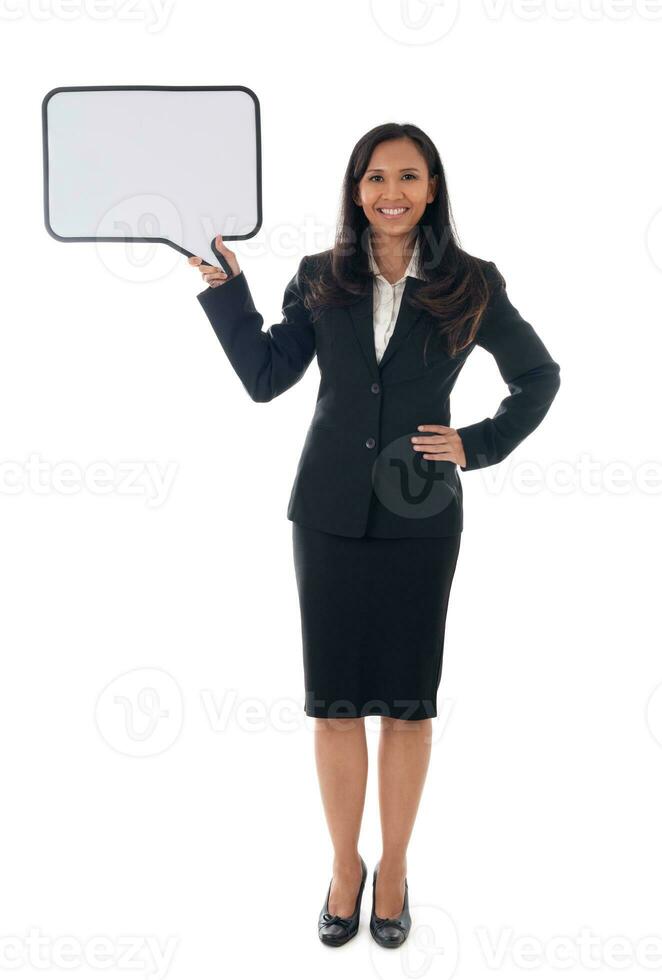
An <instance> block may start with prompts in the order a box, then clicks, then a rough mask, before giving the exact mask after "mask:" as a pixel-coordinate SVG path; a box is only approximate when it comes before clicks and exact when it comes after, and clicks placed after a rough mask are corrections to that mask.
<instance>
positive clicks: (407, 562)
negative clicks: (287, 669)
mask: <svg viewBox="0 0 662 980" xmlns="http://www.w3.org/2000/svg"><path fill="white" fill-rule="evenodd" d="M461 536H462V534H461V532H460V533H459V534H456V535H452V536H450V537H441V538H373V537H369V536H365V537H362V538H350V537H345V536H342V535H338V534H328V533H326V532H325V531H318V530H315V529H313V528H309V527H303V526H302V525H300V524H297V523H296V522H292V544H293V551H294V567H295V574H296V581H297V589H298V593H299V607H300V610H301V636H302V643H303V667H304V682H305V706H304V710H305V713H306V714H307V715H310V716H311V717H315V718H356V717H361V716H363V715H388V716H390V717H393V718H401V719H409V720H420V719H422V718H434V717H436V715H437V690H438V688H439V682H440V679H441V667H442V659H443V650H444V632H445V627H446V610H447V607H448V598H449V595H450V589H451V583H452V581H453V575H454V573H455V566H456V563H457V558H458V553H459V550H460V538H461Z"/></svg>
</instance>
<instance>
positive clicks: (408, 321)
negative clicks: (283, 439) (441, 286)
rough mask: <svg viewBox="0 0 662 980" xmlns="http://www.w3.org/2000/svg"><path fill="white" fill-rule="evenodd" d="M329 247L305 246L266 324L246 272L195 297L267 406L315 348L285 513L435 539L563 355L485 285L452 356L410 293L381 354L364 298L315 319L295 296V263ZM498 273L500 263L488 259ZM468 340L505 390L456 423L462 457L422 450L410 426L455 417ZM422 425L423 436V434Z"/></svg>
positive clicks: (298, 291) (547, 387) (534, 410)
mask: <svg viewBox="0 0 662 980" xmlns="http://www.w3.org/2000/svg"><path fill="white" fill-rule="evenodd" d="M328 256H329V251H328V250H327V252H322V253H317V254H315V255H310V256H304V258H303V259H302V260H301V263H300V265H299V268H298V270H297V272H296V273H295V275H294V276H293V277H292V279H291V280H290V282H289V283H288V284H287V286H286V288H285V295H284V299H283V305H282V314H283V320H282V321H281V323H278V324H274V325H273V326H271V327H269V328H268V329H267V330H266V331H263V330H262V325H263V322H264V321H263V318H262V316H261V315H260V313H258V311H257V310H256V309H255V306H254V304H253V300H252V297H251V293H250V290H249V287H248V282H247V280H246V276H245V275H244V273H243V271H242V272H240V273H239V275H237V276H234V277H232V278H231V279H229V280H228V281H227V282H225V283H223V284H222V285H220V286H216V287H214V288H211V287H208V288H207V289H205V290H204V292H202V293H199V294H198V299H199V301H200V303H201V305H202V308H203V309H204V311H205V313H206V315H207V317H208V318H209V320H210V322H211V325H212V327H213V328H214V331H215V333H216V336H217V337H218V339H219V340H220V342H221V344H222V346H223V349H224V351H225V353H226V355H227V357H228V359H229V360H230V363H231V364H232V366H233V368H234V370H235V371H236V373H237V375H238V376H239V378H240V379H241V381H242V383H243V385H244V388H245V389H246V391H247V392H248V394H249V395H250V397H251V398H252V399H253V400H254V401H257V402H268V401H271V399H272V398H275V397H276V396H277V395H280V394H282V392H284V391H287V389H288V388H290V387H292V385H294V384H295V383H296V382H297V381H299V379H300V378H301V377H302V376H303V374H304V373H305V371H306V369H307V367H308V365H309V364H310V362H311V360H312V359H313V357H314V356H315V354H317V362H318V366H319V370H320V385H319V390H318V394H317V403H316V405H315V410H314V413H313V417H312V420H311V422H310V426H309V428H308V432H307V434H306V438H305V442H304V445H303V450H302V452H301V456H300V459H299V463H298V466H297V470H296V475H295V479H294V485H293V487H292V491H291V495H290V500H289V504H288V508H287V517H288V519H289V520H291V521H295V522H297V523H299V524H303V525H305V526H307V527H312V528H317V529H319V530H321V531H326V532H329V533H332V534H341V535H346V536H349V537H362V536H363V535H364V534H366V533H368V534H371V535H375V536H377V537H389V538H392V537H412V536H414V537H444V536H447V535H451V534H458V533H459V532H460V531H461V530H462V528H463V507H462V485H461V483H460V478H459V473H458V469H462V470H475V469H478V468H480V467H483V466H491V465H493V464H494V463H498V462H500V461H501V460H502V459H504V457H505V456H507V455H508V454H509V453H510V452H512V450H513V449H514V448H515V447H516V446H517V445H518V444H519V443H520V442H521V441H522V440H523V439H524V438H525V437H526V436H527V435H528V434H529V433H530V432H532V431H533V429H535V428H536V426H538V425H539V423H540V422H541V421H542V419H543V418H544V416H545V414H546V413H547V410H548V409H549V406H550V405H551V403H552V401H553V399H554V397H555V395H556V392H557V391H558V388H559V384H560V372H559V365H558V364H557V362H556V361H554V360H552V358H551V356H550V354H549V352H548V351H547V348H546V347H545V346H544V344H543V342H542V340H541V339H540V338H539V336H538V335H537V334H536V332H535V331H534V329H533V327H532V326H531V324H530V323H528V322H527V321H526V320H525V319H523V317H522V316H521V315H520V314H519V312H518V310H517V309H516V308H515V307H514V306H513V305H512V303H511V302H510V300H509V299H508V295H507V293H506V291H505V289H503V288H501V289H498V290H496V291H494V292H493V294H492V298H491V300H490V303H489V305H488V308H487V310H486V312H485V314H484V317H483V319H482V321H481V325H480V328H479V331H478V334H477V336H476V338H475V340H474V342H473V343H472V344H471V345H470V346H469V347H467V348H465V350H463V351H462V352H461V353H460V354H459V355H458V356H457V357H455V358H451V357H450V356H449V355H448V354H447V353H446V352H445V350H444V349H443V347H442V345H441V344H439V343H438V342H437V339H436V337H434V336H432V337H431V338H430V340H429V342H428V350H427V356H426V361H427V363H425V362H424V359H423V345H424V342H425V337H426V335H427V333H428V331H430V329H431V328H432V329H433V331H434V330H435V329H437V328H435V326H434V320H433V318H432V317H431V316H430V315H428V314H427V313H426V312H425V311H420V310H416V309H415V308H414V307H413V306H412V305H411V303H410V302H409V298H410V297H411V296H412V295H413V294H414V292H415V290H416V289H417V288H419V287H420V285H421V280H418V279H415V278H413V277H411V276H410V277H408V278H407V281H406V284H405V289H404V293H403V296H402V304H401V306H400V312H399V316H398V319H397V321H396V324H395V328H394V331H393V334H392V335H391V339H390V340H389V342H388V344H387V347H386V350H385V352H384V355H383V357H382V359H381V361H380V362H379V364H378V363H377V358H376V355H375V341H374V334H373V313H372V297H371V296H370V295H368V296H365V297H362V298H360V299H358V300H357V301H355V302H354V303H353V304H351V305H350V306H348V307H346V308H340V307H339V308H337V309H332V310H329V311H327V312H326V313H324V314H323V315H322V316H321V317H320V319H318V320H317V321H316V322H313V321H312V320H311V318H310V315H309V313H308V311H307V310H306V308H305V307H304V305H303V289H304V284H303V279H302V271H303V270H308V269H309V268H310V266H309V265H308V264H309V263H312V269H313V270H314V268H315V265H314V263H316V262H321V261H324V260H325V258H328ZM484 268H485V271H486V274H488V275H490V274H491V275H490V278H493V273H494V270H496V266H495V265H494V263H491V262H490V263H488V262H485V263H484ZM476 344H479V345H480V346H481V347H484V348H485V349H486V350H488V351H490V353H491V354H492V355H493V356H494V358H495V360H496V363H497V365H498V368H499V371H500V374H501V377H502V378H503V380H504V381H505V382H506V384H507V386H508V389H509V392H510V394H509V395H508V396H507V397H505V398H504V399H503V401H502V402H501V404H500V405H499V407H498V409H497V411H496V413H495V415H494V417H493V418H485V419H483V420H482V421H480V422H476V423H474V424H473V425H467V426H464V427H462V428H459V429H458V430H457V431H458V432H459V434H460V436H461V438H462V443H463V445H464V449H465V453H466V458H467V465H466V466H464V467H458V466H457V465H456V464H455V463H449V462H442V461H438V460H424V459H422V456H421V454H420V452H419V451H418V450H415V449H413V448H412V446H411V442H410V437H411V436H412V435H415V434H417V426H418V425H420V424H423V423H430V422H436V423H441V424H442V425H450V394H451V391H452V390H453V386H454V385H455V382H456V380H457V377H458V375H459V373H460V371H461V370H462V367H463V366H464V364H465V362H466V360H467V358H468V357H469V355H470V353H471V351H472V350H473V348H474V347H475V345H476ZM419 434H421V435H422V434H423V433H419Z"/></svg>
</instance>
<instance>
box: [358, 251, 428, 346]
mask: <svg viewBox="0 0 662 980" xmlns="http://www.w3.org/2000/svg"><path fill="white" fill-rule="evenodd" d="M420 251H421V250H420V244H419V241H418V239H417V241H416V245H415V246H414V251H413V253H412V256H411V259H410V262H409V265H408V266H407V270H406V272H405V274H404V276H402V278H401V279H398V281H397V282H394V283H390V282H389V281H388V279H385V278H384V276H383V275H382V274H381V272H380V271H379V266H378V265H377V262H376V261H375V256H374V253H373V251H372V241H371V240H370V238H368V257H369V260H370V269H371V270H372V273H373V283H374V286H373V293H372V297H373V304H372V306H373V322H374V330H375V354H376V355H377V363H379V362H380V361H381V359H382V357H383V355H384V351H385V350H386V345H387V344H388V342H389V340H390V339H391V334H392V333H393V328H394V327H395V321H396V320H397V318H398V313H399V311H400V304H401V303H402V294H403V292H404V289H405V283H406V281H407V276H412V277H413V278H414V279H424V278H425V276H424V275H423V273H422V271H421V268H420Z"/></svg>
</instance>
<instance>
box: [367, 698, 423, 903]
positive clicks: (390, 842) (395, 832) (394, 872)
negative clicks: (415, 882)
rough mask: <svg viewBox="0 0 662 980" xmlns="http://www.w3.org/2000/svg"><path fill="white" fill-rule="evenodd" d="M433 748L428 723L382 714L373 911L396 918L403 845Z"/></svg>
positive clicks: (404, 866)
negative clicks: (379, 846)
mask: <svg viewBox="0 0 662 980" xmlns="http://www.w3.org/2000/svg"><path fill="white" fill-rule="evenodd" d="M431 748H432V721H431V719H430V718H424V719H422V720H421V721H401V720H399V719H397V718H391V717H389V716H387V715H383V716H382V720H381V732H380V736H379V757H378V765H379V770H378V773H379V812H380V818H381V826H382V855H381V858H380V862H379V872H378V874H377V882H376V885H375V914H376V915H377V916H379V917H380V918H383V917H388V918H395V917H397V916H398V915H399V914H400V912H401V911H402V906H403V903H404V900H405V876H406V874H407V846H408V844H409V839H410V837H411V834H412V831H413V829H414V822H415V820H416V813H417V811H418V804H419V802H420V799H421V795H422V793H423V786H424V785H425V777H426V775H427V770H428V764H429V761H430V753H431Z"/></svg>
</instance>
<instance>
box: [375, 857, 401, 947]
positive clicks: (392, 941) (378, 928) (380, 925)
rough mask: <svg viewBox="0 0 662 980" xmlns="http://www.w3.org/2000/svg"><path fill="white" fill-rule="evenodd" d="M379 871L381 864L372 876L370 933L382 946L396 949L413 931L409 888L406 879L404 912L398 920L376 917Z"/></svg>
mask: <svg viewBox="0 0 662 980" xmlns="http://www.w3.org/2000/svg"><path fill="white" fill-rule="evenodd" d="M378 869H379V862H378V863H377V865H376V866H375V870H374V873H373V876H372V911H371V913H370V933H371V935H372V938H373V939H374V940H375V942H377V943H379V945H380V946H385V947H386V948H387V949H394V948H395V947H396V946H402V944H403V942H404V941H405V939H406V938H407V936H408V935H409V930H410V929H411V916H410V914H409V888H408V885H407V879H406V878H405V900H404V904H403V906H402V911H401V912H400V915H399V916H398V917H397V919H389V918H383V919H380V917H379V916H378V915H375V882H376V880H377V871H378Z"/></svg>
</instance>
